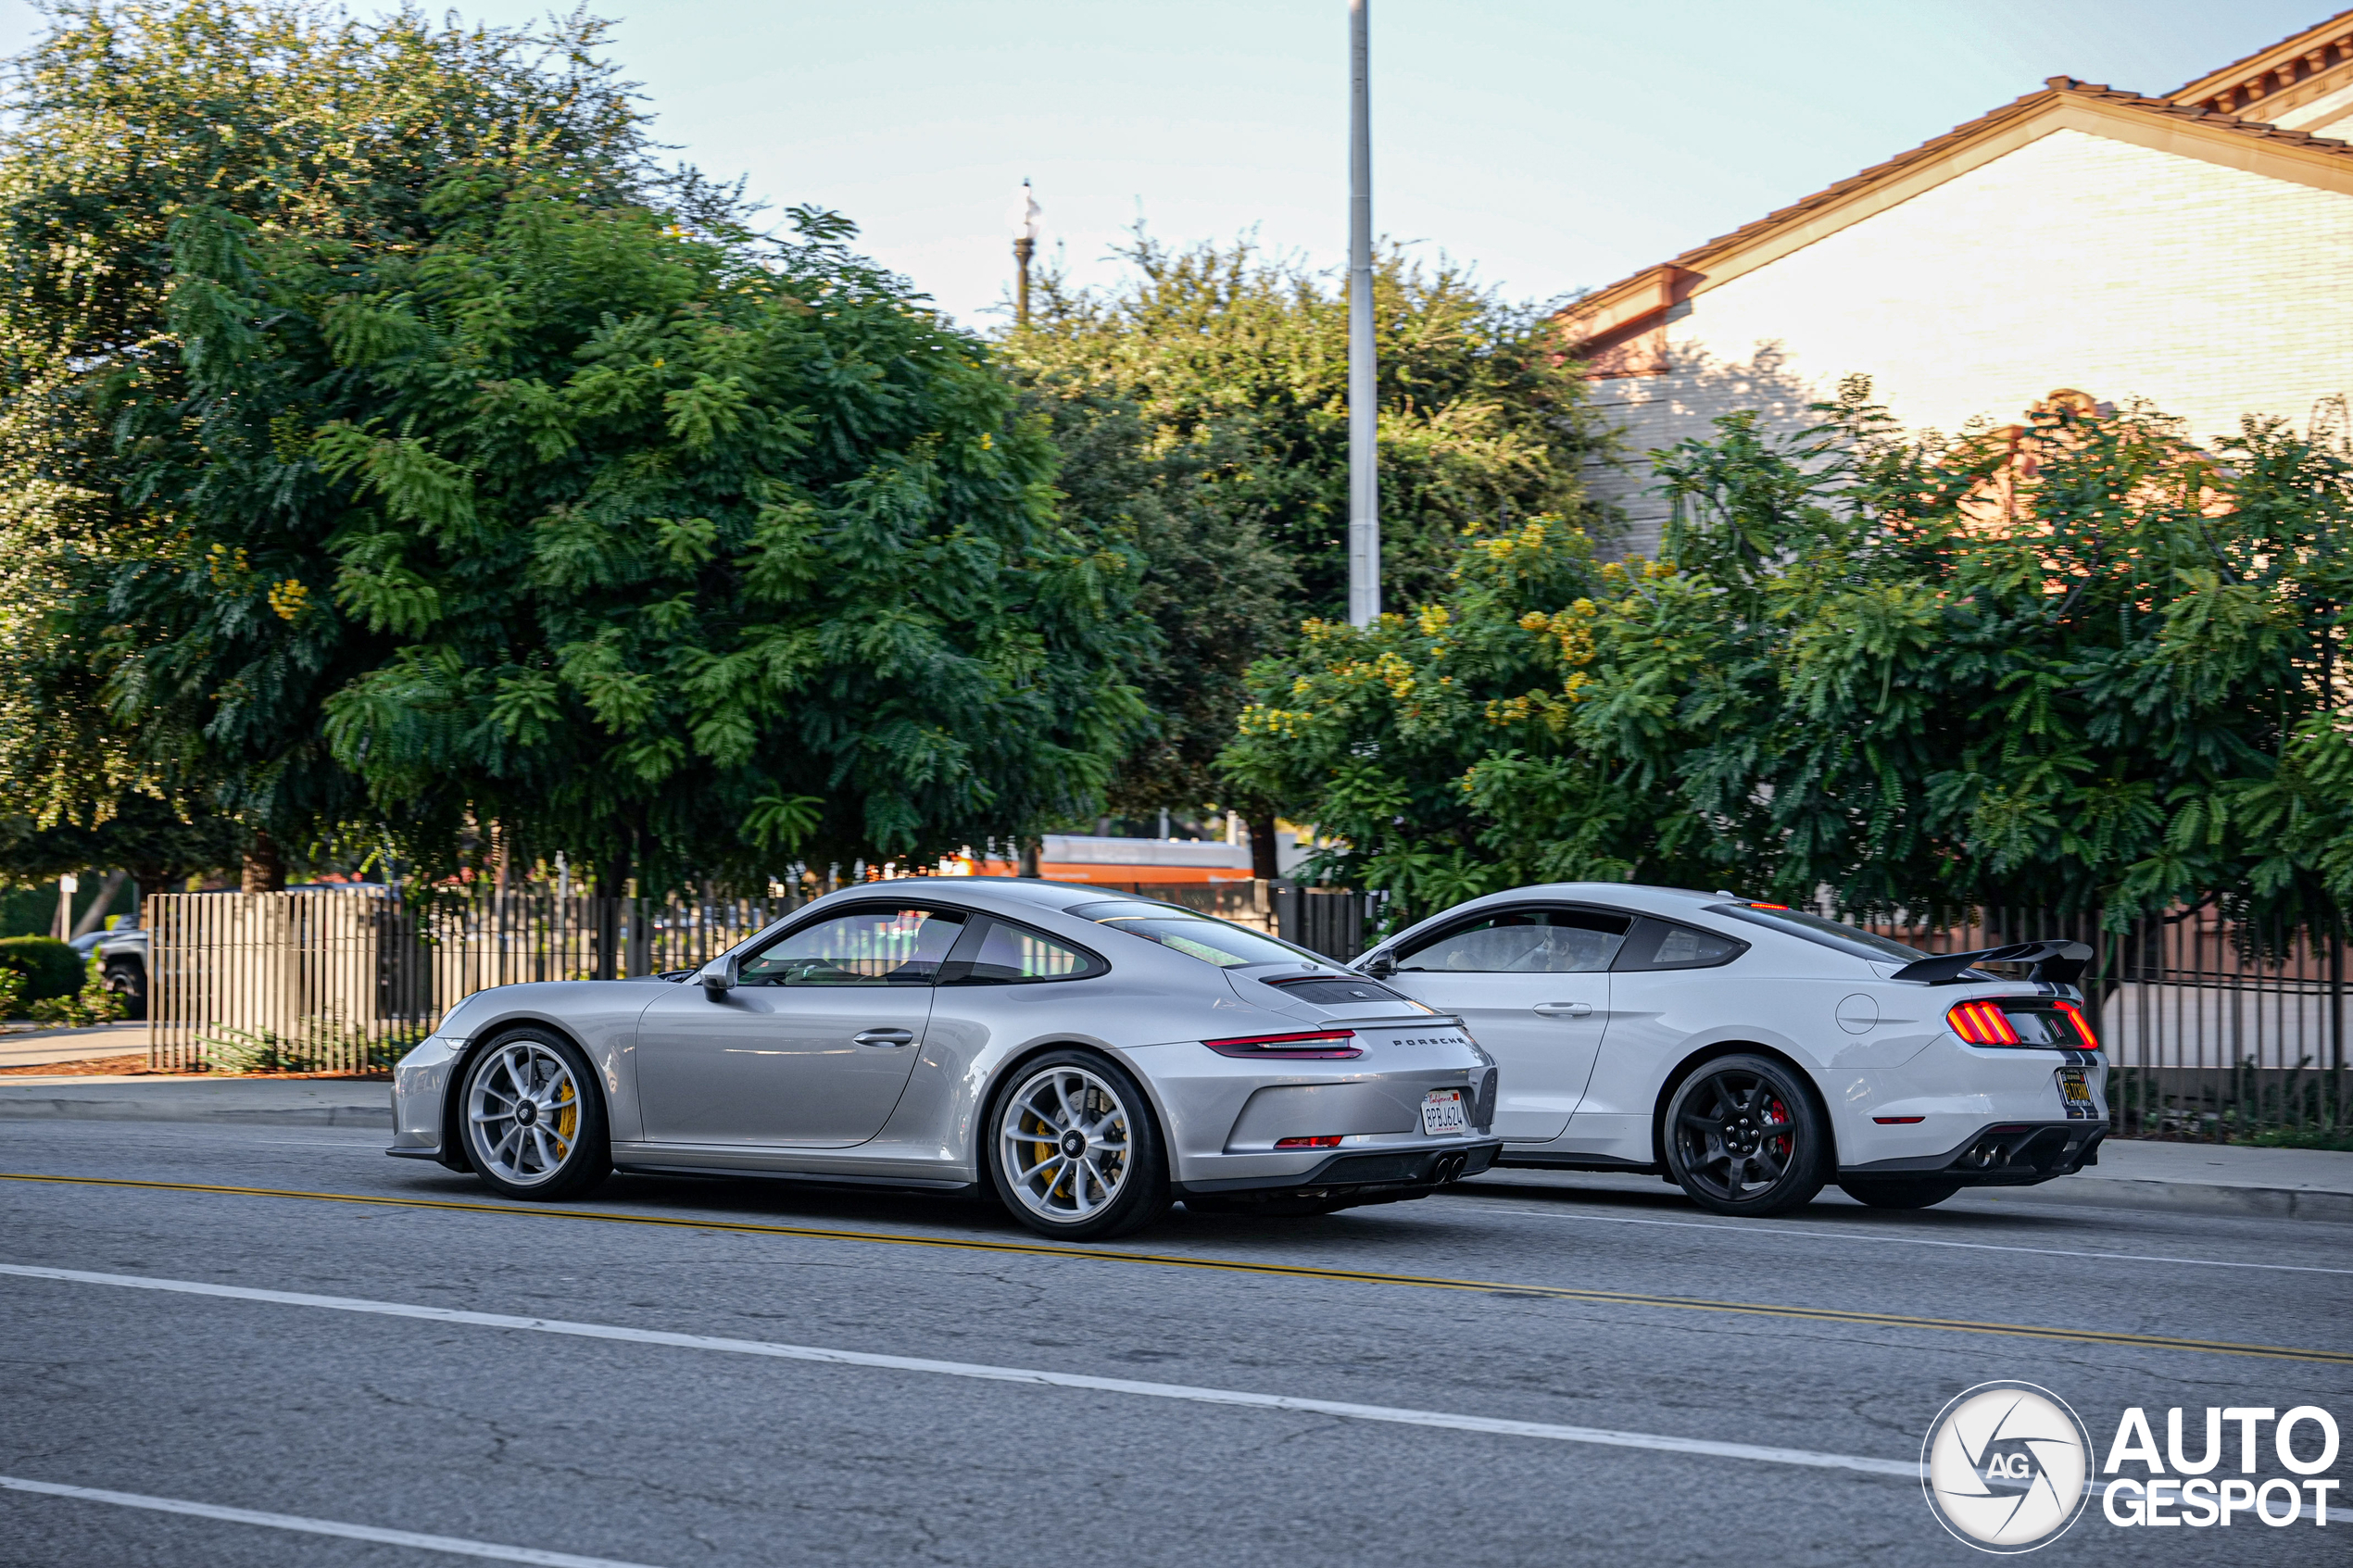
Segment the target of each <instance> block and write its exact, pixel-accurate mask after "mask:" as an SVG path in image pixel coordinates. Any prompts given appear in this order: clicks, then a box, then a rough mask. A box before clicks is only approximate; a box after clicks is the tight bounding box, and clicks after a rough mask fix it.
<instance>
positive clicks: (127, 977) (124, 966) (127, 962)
mask: <svg viewBox="0 0 2353 1568" xmlns="http://www.w3.org/2000/svg"><path fill="white" fill-rule="evenodd" d="M99 974H100V975H101V976H103V977H104V979H105V981H106V985H107V990H109V991H112V992H113V993H114V994H115V995H116V996H118V997H121V998H122V1016H123V1017H125V1018H145V1017H146V1016H147V966H146V965H145V964H143V963H141V962H140V961H139V960H137V959H132V958H121V959H108V960H107V961H106V963H105V964H104V965H103V966H102V967H101V968H100V970H99Z"/></svg>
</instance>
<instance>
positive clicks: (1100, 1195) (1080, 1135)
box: [997, 1063, 1133, 1224]
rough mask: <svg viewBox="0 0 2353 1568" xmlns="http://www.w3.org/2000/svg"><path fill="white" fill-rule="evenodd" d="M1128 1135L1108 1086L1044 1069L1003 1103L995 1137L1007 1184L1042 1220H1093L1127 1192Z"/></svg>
mask: <svg viewBox="0 0 2353 1568" xmlns="http://www.w3.org/2000/svg"><path fill="white" fill-rule="evenodd" d="M1132 1132H1133V1129H1132V1127H1131V1125H1130V1123H1129V1119H1128V1110H1127V1106H1126V1103H1125V1102H1124V1101H1122V1100H1121V1099H1120V1098H1119V1094H1118V1092H1117V1091H1116V1090H1114V1088H1113V1087H1112V1086H1111V1085H1110V1084H1108V1083H1106V1082H1104V1081H1103V1080H1102V1079H1101V1078H1100V1077H1098V1076H1096V1075H1095V1074H1094V1073H1089V1072H1088V1071H1087V1070H1086V1069H1085V1068H1083V1067H1075V1066H1071V1065H1069V1064H1068V1063H1063V1064H1062V1065H1059V1066H1054V1067H1050V1068H1047V1069H1046V1070H1045V1071H1044V1072H1042V1073H1036V1074H1034V1075H1033V1076H1032V1077H1031V1078H1030V1079H1029V1080H1028V1081H1027V1082H1026V1083H1025V1084H1023V1085H1021V1087H1020V1088H1018V1089H1015V1090H1014V1091H1013V1093H1012V1094H1011V1095H1009V1096H1007V1097H1006V1099H1005V1114H1004V1119H1003V1122H1002V1123H1001V1124H1000V1126H999V1128H998V1134H997V1142H998V1151H999V1158H1000V1160H1003V1161H1004V1168H1005V1183H1006V1185H1008V1186H1010V1187H1012V1188H1013V1196H1014V1197H1016V1198H1019V1199H1020V1200H1021V1202H1022V1205H1023V1207H1025V1208H1026V1209H1027V1210H1029V1211H1030V1212H1031V1213H1033V1214H1036V1215H1038V1216H1039V1217H1040V1218H1041V1219H1046V1220H1051V1221H1053V1222H1054V1223H1060V1224H1069V1223H1074V1222H1076V1221H1079V1220H1088V1219H1092V1218H1093V1217H1094V1216H1095V1215H1097V1214H1099V1213H1101V1212H1102V1210H1104V1209H1105V1208H1107V1207H1109V1206H1110V1204H1111V1203H1112V1202H1113V1201H1114V1199H1116V1198H1118V1197H1119V1194H1120V1189H1121V1188H1122V1187H1124V1186H1126V1183H1127V1173H1128V1148H1129V1140H1130V1137H1131V1136H1132Z"/></svg>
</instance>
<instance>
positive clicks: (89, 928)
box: [66, 872, 123, 941]
mask: <svg viewBox="0 0 2353 1568" xmlns="http://www.w3.org/2000/svg"><path fill="white" fill-rule="evenodd" d="M122 877H123V873H122V872H107V880H106V881H104V882H102V883H100V884H98V894H97V897H94V898H93V899H91V900H90V907H89V908H88V909H84V910H82V918H81V919H80V920H78V921H75V922H73V929H72V930H71V931H69V932H68V933H66V938H67V940H69V941H70V940H72V939H73V938H74V937H76V936H87V935H90V934H91V933H92V932H94V931H95V930H97V929H98V924H99V922H101V921H103V920H105V919H106V918H107V905H108V904H111V903H113V902H114V896H115V895H116V894H118V893H120V892H121V891H122Z"/></svg>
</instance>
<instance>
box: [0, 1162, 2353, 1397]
mask: <svg viewBox="0 0 2353 1568" xmlns="http://www.w3.org/2000/svg"><path fill="white" fill-rule="evenodd" d="M0 1181H10V1182H42V1183H48V1184H53V1185H60V1186H96V1187H132V1188H139V1189H143V1190H146V1191H152V1192H201V1193H214V1194H220V1195H223V1196H227V1197H233V1198H302V1199H306V1200H308V1201H310V1202H314V1203H357V1204H365V1205H369V1206H371V1207H373V1208H379V1209H438V1210H449V1211H451V1212H454V1213H459V1214H499V1215H505V1216H509V1217H520V1218H525V1219H541V1220H588V1221H596V1222H598V1223H604V1224H612V1225H658V1226H666V1227H669V1228H672V1229H677V1230H699V1231H732V1232H736V1233H738V1234H742V1235H749V1236H799V1237H801V1238H803V1239H807V1240H812V1241H863V1242H873V1243H875V1244H877V1245H880V1246H886V1247H927V1248H938V1249H940V1250H944V1251H955V1252H997V1253H1014V1254H1019V1255H1022V1256H1026V1257H1034V1258H1073V1259H1078V1260H1082V1261H1087V1262H1097V1263H1144V1264H1149V1265H1151V1266H1152V1267H1155V1268H1164V1269H1203V1270H1209V1271H1213V1272H1216V1273H1239V1274H1263V1275H1268V1276H1271V1277H1275V1278H1281V1279H1310V1280H1331V1281H1336V1282H1340V1283H1345V1284H1350V1285H1394V1286H1410V1287H1412V1288H1414V1289H1418V1290H1478V1291H1488V1292H1495V1293H1501V1294H1504V1295H1509V1296H1520V1297H1532V1298H1541V1299H1543V1300H1550V1301H1575V1302H1579V1303H1584V1304H1588V1305H1593V1306H1606V1307H1656V1308H1667V1309H1672V1310H1675V1311H1693V1312H1739V1313H1743V1314H1746V1315H1748V1316H1752V1317H1766V1318H1794V1319H1799V1320H1802V1321H1805V1322H1808V1323H1846V1324H1850V1325H1855V1326H1862V1327H1871V1328H1914V1329H1934V1330H1938V1331H1940V1332H1944V1333H1948V1334H1993V1335H2002V1336H2008V1337H2011V1338H2016V1339H2053V1340H2064V1341H2066V1342H2069V1343H2070V1344H2079V1345H2120V1346H2127V1347H2131V1348H2136V1349H2145V1350H2192V1351H2198V1352H2201V1353H2204V1354H2207V1355H2217V1356H2262V1357H2268V1358H2270V1359H2272V1360H2275V1361H2319V1362H2321V1363H2322V1364H2323V1365H2329V1366H2353V1350H2310V1349H2299V1348H2295V1347H2291V1346H2283V1345H2237V1344H2233V1343H2231V1342H2229V1341H2227V1340H2218V1339H2176V1338H2171V1337H2168V1336H2164V1335H2158V1334H2122V1333H2118V1332H2115V1331H2113V1330H2108V1329H2098V1328H2049V1327H2044V1326H2042V1325H2039V1324H2034V1323H1975V1322H1971V1321H1969V1320H1968V1319H1965V1318H1918V1317H1906V1316H1904V1315H1902V1314H1899V1313H1895V1312H1854V1311H1844V1310H1843V1309H1840V1308H1836V1307H1782V1306H1774V1305H1770V1304H1768V1303H1765V1302H1757V1301H1710V1300H1706V1299H1703V1298H1695V1297H1688V1296H1646V1295H1642V1294H1640V1293H1637V1292H1634V1291H1627V1290H1580V1289H1578V1288H1577V1287H1575V1286H1563V1285H1516V1284H1512V1283H1509V1282H1507V1281H1503V1280H1486V1279H1449V1278H1447V1277H1445V1276H1444V1275H1441V1274H1390V1273H1375V1272H1373V1271H1372V1270H1369V1269H1327V1268H1317V1267H1315V1266H1314V1265H1312V1264H1306V1263H1258V1262H1252V1261H1249V1260H1247V1259H1240V1258H1187V1257H1183V1256H1180V1255H1177V1254H1175V1253H1168V1252H1124V1251H1115V1250H1113V1249H1110V1248H1095V1247H1058V1246H1056V1245H1055V1244H1054V1243H1052V1242H1050V1241H984V1240H979V1239H975V1238H971V1237H958V1236H900V1235H897V1234H894V1233H892V1232H889V1231H854V1230H834V1229H828V1228H826V1227H824V1226H818V1225H764V1224H753V1223H748V1222H745V1221H741V1220H714V1219H707V1218H702V1217H682V1218H671V1217H668V1216H664V1215H659V1214H613V1213H607V1212H604V1211H602V1210H594V1209H560V1208H553V1207H549V1208H526V1207H524V1206H522V1205H521V1204H504V1203H463V1202H459V1201H458V1200H456V1199H454V1198H381V1197H372V1196H369V1195H366V1194H359V1193H346V1192H303V1191H299V1190H296V1189H293V1188H287V1187H247V1186H220V1185H211V1184H208V1183H201V1182H143V1181H132V1180H128V1179H125V1178H120V1177H112V1176H47V1175H38V1174H32V1173H19V1172H12V1171H0Z"/></svg>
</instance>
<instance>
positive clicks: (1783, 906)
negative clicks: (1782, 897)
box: [1749, 904, 1789, 914]
mask: <svg viewBox="0 0 2353 1568" xmlns="http://www.w3.org/2000/svg"><path fill="white" fill-rule="evenodd" d="M1749 908H1750V909H1779V910H1780V911H1781V912H1782V913H1784V914H1786V913H1788V912H1789V906H1788V905H1787V904H1751V905H1750V906H1749Z"/></svg>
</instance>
